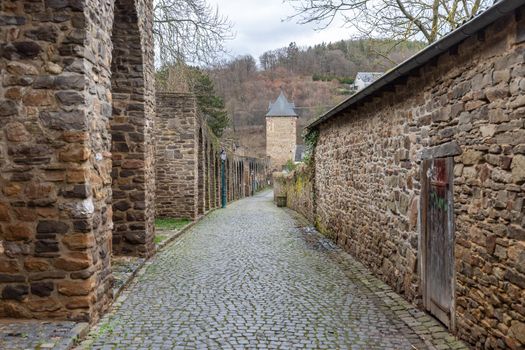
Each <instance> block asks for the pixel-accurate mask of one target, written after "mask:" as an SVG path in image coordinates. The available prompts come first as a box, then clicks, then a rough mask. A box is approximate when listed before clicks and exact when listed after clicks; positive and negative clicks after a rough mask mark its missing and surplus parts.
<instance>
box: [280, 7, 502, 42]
mask: <svg viewBox="0 0 525 350" xmlns="http://www.w3.org/2000/svg"><path fill="white" fill-rule="evenodd" d="M284 1H285V2H288V3H290V4H291V5H292V6H293V7H294V8H295V10H296V13H295V15H293V16H291V17H289V18H288V20H297V21H298V22H299V23H302V24H305V23H314V24H317V25H318V26H319V27H320V28H321V29H324V28H326V27H327V26H329V25H330V24H331V23H332V22H333V21H334V18H336V17H337V16H339V15H340V16H341V17H342V18H343V19H344V22H345V24H346V25H347V26H348V27H351V28H353V29H355V30H357V31H358V32H360V33H361V34H365V35H366V36H370V37H376V38H377V37H380V38H387V39H393V40H394V41H399V40H401V41H402V40H424V41H426V42H427V43H432V42H434V41H436V40H437V39H439V38H440V37H442V36H443V35H445V34H446V33H448V32H450V31H451V30H454V29H456V28H457V27H458V26H459V25H461V23H463V22H465V21H466V20H469V19H470V18H471V17H472V16H475V15H476V14H478V13H479V12H480V11H482V10H483V9H486V8H488V7H489V6H490V5H491V4H492V2H493V0H284Z"/></svg>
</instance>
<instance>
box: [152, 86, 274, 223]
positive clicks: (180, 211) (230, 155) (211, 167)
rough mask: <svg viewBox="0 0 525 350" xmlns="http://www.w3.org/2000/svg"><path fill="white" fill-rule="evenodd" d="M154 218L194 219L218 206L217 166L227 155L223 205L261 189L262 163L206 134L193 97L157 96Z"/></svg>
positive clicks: (265, 171) (264, 163)
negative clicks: (225, 198)
mask: <svg viewBox="0 0 525 350" xmlns="http://www.w3.org/2000/svg"><path fill="white" fill-rule="evenodd" d="M156 100H157V113H156V121H155V130H156V132H155V134H156V141H155V143H156V163H157V164H156V167H155V170H156V184H157V186H156V189H157V191H156V198H155V205H156V214H157V216H158V217H164V218H187V219H192V220H194V219H196V218H197V217H199V216H200V215H202V214H204V213H206V212H208V211H209V210H211V209H214V208H217V207H219V206H220V196H221V193H220V191H221V186H222V179H221V176H220V175H221V160H220V159H219V152H220V151H221V150H222V149H224V150H225V152H226V153H227V160H226V162H225V180H226V183H225V186H226V188H227V191H226V192H227V193H226V197H227V200H228V201H231V200H236V199H240V198H243V197H245V196H249V195H250V194H253V192H254V191H256V190H257V189H258V188H256V187H257V186H256V184H261V185H260V186H259V187H260V188H262V187H264V184H265V182H266V179H267V175H268V161H267V160H266V159H256V158H248V157H244V156H240V155H237V154H235V153H234V152H233V147H232V146H231V144H230V143H228V142H226V141H222V142H221V141H220V140H219V139H218V138H217V137H216V136H215V135H214V134H213V132H212V131H211V130H210V129H209V128H208V126H207V124H206V121H205V119H204V117H203V116H202V114H201V113H200V112H199V109H198V106H197V99H196V98H195V96H194V95H192V94H186V93H169V92H162V93H158V94H157V99H156Z"/></svg>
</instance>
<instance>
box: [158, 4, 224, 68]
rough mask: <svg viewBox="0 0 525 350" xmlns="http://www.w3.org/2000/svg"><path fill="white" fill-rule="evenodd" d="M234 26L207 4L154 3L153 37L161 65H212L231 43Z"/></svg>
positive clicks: (216, 9)
mask: <svg viewBox="0 0 525 350" xmlns="http://www.w3.org/2000/svg"><path fill="white" fill-rule="evenodd" d="M232 29H233V24H232V23H231V22H230V20H229V19H228V18H227V17H224V16H222V15H221V14H220V13H219V10H218V8H215V7H212V6H210V5H209V4H207V3H206V0H155V3H154V25H153V31H154V37H155V45H156V49H157V54H158V57H159V61H160V63H162V64H166V63H169V62H171V63H173V62H191V63H193V64H200V63H205V64H208V63H210V62H213V61H214V60H215V59H216V58H217V56H219V55H220V54H221V53H224V52H225V51H226V50H225V47H224V41H225V40H228V39H233V37H234V33H233V32H232Z"/></svg>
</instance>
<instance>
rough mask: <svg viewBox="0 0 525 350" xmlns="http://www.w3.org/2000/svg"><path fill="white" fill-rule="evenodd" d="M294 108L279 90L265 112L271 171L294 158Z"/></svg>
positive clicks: (267, 151) (267, 154)
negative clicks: (277, 95) (278, 93)
mask: <svg viewBox="0 0 525 350" xmlns="http://www.w3.org/2000/svg"><path fill="white" fill-rule="evenodd" d="M294 108H295V105H294V104H293V103H290V102H288V100H287V99H286V96H285V95H284V92H283V91H281V94H280V95H279V97H278V98H277V100H276V101H275V102H274V103H270V107H269V110H268V113H267V114H266V156H267V157H270V161H271V169H272V170H273V171H275V170H281V169H282V167H283V165H285V164H286V162H288V160H293V159H294V152H295V143H296V139H297V117H298V116H297V113H295V110H294Z"/></svg>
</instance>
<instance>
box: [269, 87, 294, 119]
mask: <svg viewBox="0 0 525 350" xmlns="http://www.w3.org/2000/svg"><path fill="white" fill-rule="evenodd" d="M294 108H295V104H293V103H292V102H288V99H287V98H286V96H285V95H284V92H283V91H282V90H281V94H280V95H279V97H277V100H275V102H274V103H271V102H270V107H269V110H268V113H266V116H267V117H297V113H295V110H294Z"/></svg>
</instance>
